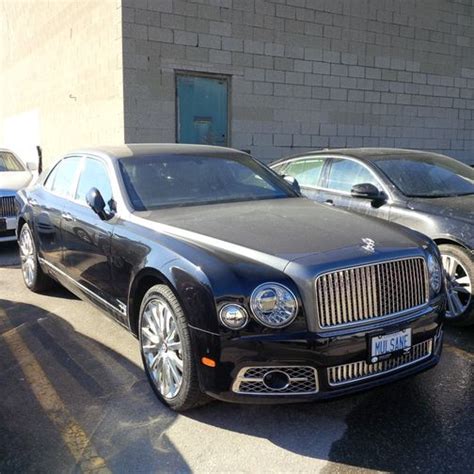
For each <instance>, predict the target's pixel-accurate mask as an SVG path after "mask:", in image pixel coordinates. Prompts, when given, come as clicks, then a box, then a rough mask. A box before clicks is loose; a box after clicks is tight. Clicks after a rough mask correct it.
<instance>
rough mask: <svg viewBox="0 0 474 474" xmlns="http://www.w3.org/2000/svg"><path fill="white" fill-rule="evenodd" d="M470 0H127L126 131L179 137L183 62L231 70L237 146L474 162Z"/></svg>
mask: <svg viewBox="0 0 474 474" xmlns="http://www.w3.org/2000/svg"><path fill="white" fill-rule="evenodd" d="M473 26H474V8H473V4H472V1H471V0H417V1H416V2H415V1H408V0H350V1H349V0H347V1H343V0H267V1H265V0H199V1H197V0H196V1H184V0H123V48H124V88H125V98H124V101H125V139H126V141H128V142H139V141H146V142H160V141H167V142H173V141H175V83H174V71H175V70H190V71H202V72H211V73H221V74H228V75H230V76H231V82H232V97H231V134H232V143H231V144H232V146H234V147H236V148H243V149H250V150H251V151H252V152H253V153H254V155H255V156H257V157H259V158H263V159H265V160H271V159H275V158H277V157H280V156H281V155H285V154H289V153H293V152H296V151H299V150H303V149H309V148H321V147H328V146H329V147H346V146H397V147H398V146H400V147H410V148H421V149H428V150H437V151H442V152H446V153H449V154H451V155H453V156H456V157H458V158H461V159H465V160H467V161H473V162H474V153H473V152H474V116H473V114H474V112H473V110H474V96H473V93H474V54H473V47H474V28H473Z"/></svg>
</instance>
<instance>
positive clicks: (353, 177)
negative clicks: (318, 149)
mask: <svg viewBox="0 0 474 474" xmlns="http://www.w3.org/2000/svg"><path fill="white" fill-rule="evenodd" d="M362 183H370V184H373V185H374V186H377V188H379V189H380V183H379V182H378V181H377V179H376V178H375V177H374V176H373V174H372V173H371V172H370V171H369V170H368V169H367V168H366V167H365V166H363V165H361V164H360V163H357V161H353V160H346V159H333V160H332V162H331V167H330V169H329V175H328V182H327V188H329V189H333V190H335V191H343V192H347V193H350V192H351V189H352V187H353V186H354V185H356V184H362Z"/></svg>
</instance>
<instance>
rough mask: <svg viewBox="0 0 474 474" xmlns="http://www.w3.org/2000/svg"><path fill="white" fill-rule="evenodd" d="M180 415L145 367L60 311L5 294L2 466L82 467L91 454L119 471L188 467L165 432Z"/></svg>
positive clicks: (0, 344) (0, 325) (0, 310)
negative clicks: (160, 396)
mask: <svg viewBox="0 0 474 474" xmlns="http://www.w3.org/2000/svg"><path fill="white" fill-rule="evenodd" d="M130 337H131V336H130ZM176 416H177V415H176V414H175V413H173V412H172V411H170V410H168V409H166V408H165V407H163V406H162V405H161V404H160V403H158V402H157V400H156V398H155V396H154V395H153V393H152V391H151V389H150V388H149V386H148V383H147V381H146V378H145V375H144V373H143V370H142V369H141V367H138V366H137V365H136V364H134V363H132V362H131V361H129V360H128V359H127V358H125V357H123V356H121V355H120V354H118V353H117V352H115V351H114V350H112V349H110V348H108V347H106V346H104V345H103V344H101V343H99V342H97V341H95V340H93V339H91V338H89V337H86V336H84V335H82V334H80V333H78V332H77V331H75V329H74V328H73V327H72V326H71V325H70V324H69V323H67V322H65V321H64V320H63V319H61V318H60V317H58V316H57V315H55V314H52V313H50V312H47V311H45V310H43V309H41V308H39V307H37V306H34V305H30V304H25V303H18V302H14V301H11V300H6V299H0V472H12V471H14V472H33V471H34V472H76V471H79V470H81V469H80V467H79V466H81V463H83V461H84V460H83V459H80V458H81V456H85V455H86V454H87V453H89V454H88V455H89V458H91V459H92V461H91V459H88V460H87V461H88V462H95V463H97V462H98V459H99V460H100V459H102V460H103V462H104V463H105V465H106V466H107V467H108V468H109V469H110V470H111V471H112V472H137V471H140V470H143V469H145V470H146V471H147V472H157V471H159V470H161V471H162V470H168V471H180V472H189V470H190V469H189V467H188V465H187V463H186V462H185V461H184V459H183V458H182V456H181V455H180V453H179V452H178V451H177V450H176V449H175V447H174V446H173V444H172V443H171V441H170V440H169V439H168V437H167V435H166V431H167V429H168V428H169V427H170V425H171V424H172V423H173V422H174V421H175V419H176ZM71 427H73V428H74V429H72V428H71ZM71 432H73V433H75V434H74V436H73V437H72V438H74V439H72V438H71ZM78 433H79V434H78ZM81 436H82V438H81ZM77 438H79V441H77ZM81 439H82V442H83V443H84V441H83V440H84V439H85V440H87V449H83V450H82V448H84V446H82V447H81ZM78 446H79V448H81V449H79V448H78ZM78 452H79V454H78ZM91 452H93V453H95V454H94V455H93V456H92V457H91V456H90V453H91ZM98 456H100V458H99V457H98Z"/></svg>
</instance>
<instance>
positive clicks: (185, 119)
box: [176, 74, 229, 146]
mask: <svg viewBox="0 0 474 474" xmlns="http://www.w3.org/2000/svg"><path fill="white" fill-rule="evenodd" d="M176 91H177V124H176V129H177V137H176V138H177V142H178V143H197V144H203V145H204V144H205V145H220V146H227V145H228V144H229V138H228V122H227V120H228V103H227V101H228V81H227V79H226V78H220V77H219V78H213V77H205V76H192V75H185V74H179V75H177V77H176Z"/></svg>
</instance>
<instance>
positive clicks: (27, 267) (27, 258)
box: [19, 225, 36, 287]
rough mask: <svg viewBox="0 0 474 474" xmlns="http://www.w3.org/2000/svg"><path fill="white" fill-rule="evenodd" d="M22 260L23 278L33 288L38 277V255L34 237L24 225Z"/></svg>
mask: <svg viewBox="0 0 474 474" xmlns="http://www.w3.org/2000/svg"><path fill="white" fill-rule="evenodd" d="M19 247H20V259H21V270H22V272H23V278H24V280H25V283H26V285H27V286H28V287H31V286H33V284H34V281H35V275H36V253H35V246H34V244H33V237H32V235H31V231H30V229H29V228H28V226H27V225H24V226H23V227H22V229H21V232H20V241H19Z"/></svg>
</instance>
